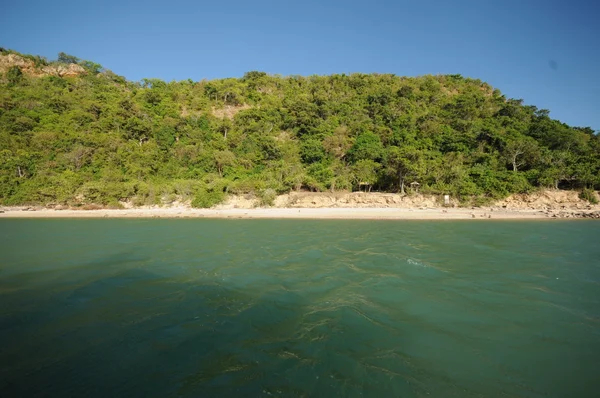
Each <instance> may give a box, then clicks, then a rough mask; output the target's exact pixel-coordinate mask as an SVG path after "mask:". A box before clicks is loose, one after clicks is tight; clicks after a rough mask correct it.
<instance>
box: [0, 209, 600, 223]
mask: <svg viewBox="0 0 600 398" xmlns="http://www.w3.org/2000/svg"><path fill="white" fill-rule="evenodd" d="M0 218H220V219H223V218H225V219H227V218H237V219H348V220H361V219H367V220H489V219H492V220H517V219H527V220H530V219H564V218H567V219H585V218H600V212H596V211H588V212H584V211H581V210H579V209H566V210H561V211H547V210H546V211H545V210H523V209H502V208H501V209H498V208H487V209H484V208H475V209H473V208H395V207H394V208H390V207H388V208H378V207H359V208H340V207H335V208H333V207H330V208H323V207H321V208H255V209H239V208H238V209H235V208H234V209H218V208H217V209H193V208H189V207H171V208H131V209H98V210H56V209H35V208H4V209H1V210H0Z"/></svg>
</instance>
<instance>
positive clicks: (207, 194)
mask: <svg viewBox="0 0 600 398" xmlns="http://www.w3.org/2000/svg"><path fill="white" fill-rule="evenodd" d="M225 198H226V195H225V193H224V192H222V191H210V190H207V189H206V188H201V189H199V190H198V191H196V195H195V196H194V200H192V207H196V208H202V209H208V208H211V207H213V206H215V205H218V204H219V203H221V202H223V201H224V200H225Z"/></svg>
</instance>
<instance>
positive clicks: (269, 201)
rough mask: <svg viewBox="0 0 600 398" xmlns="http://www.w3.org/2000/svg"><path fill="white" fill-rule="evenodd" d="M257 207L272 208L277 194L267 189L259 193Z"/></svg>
mask: <svg viewBox="0 0 600 398" xmlns="http://www.w3.org/2000/svg"><path fill="white" fill-rule="evenodd" d="M258 197H259V202H258V205H259V206H273V204H275V199H276V198H277V192H276V191H275V190H274V189H271V188H267V189H265V190H262V191H260V194H259V196H258Z"/></svg>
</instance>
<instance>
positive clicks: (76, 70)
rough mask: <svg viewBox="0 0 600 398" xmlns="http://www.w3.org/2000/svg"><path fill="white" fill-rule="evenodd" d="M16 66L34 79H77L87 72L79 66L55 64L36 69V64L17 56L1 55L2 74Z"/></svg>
mask: <svg viewBox="0 0 600 398" xmlns="http://www.w3.org/2000/svg"><path fill="white" fill-rule="evenodd" d="M14 66H18V67H19V68H20V69H21V72H23V74H25V75H28V76H33V77H42V76H59V77H75V76H79V75H83V74H85V73H86V70H85V69H84V68H83V67H81V66H80V65H77V64H68V65H62V64H53V65H47V66H42V67H41V68H38V67H36V65H35V62H33V61H32V60H30V59H27V58H24V57H22V56H20V55H17V54H6V55H0V72H2V73H6V72H8V70H9V69H10V68H12V67H14Z"/></svg>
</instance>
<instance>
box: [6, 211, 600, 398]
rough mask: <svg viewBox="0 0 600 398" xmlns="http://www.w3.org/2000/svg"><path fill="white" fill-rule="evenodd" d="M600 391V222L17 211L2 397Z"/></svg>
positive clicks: (10, 229) (10, 225) (10, 241)
mask: <svg viewBox="0 0 600 398" xmlns="http://www.w3.org/2000/svg"><path fill="white" fill-rule="evenodd" d="M33 396H35V397H37V396H39V397H172V396H173V397H174V396H187V397H302V396H305V397H378V398H379V397H598V396H600V222H597V221H483V220H482V221H479V220H476V221H369V220H358V221H350V220H335V221H331V220H321V221H319V220H207V219H205V220H197V219H196V220H181V219H179V220H167V219H137V220H131V219H101V220H89V219H88V220H81V219H80V220H75V219H72V220H67V219H64V220H6V219H3V220H0V397H33Z"/></svg>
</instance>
